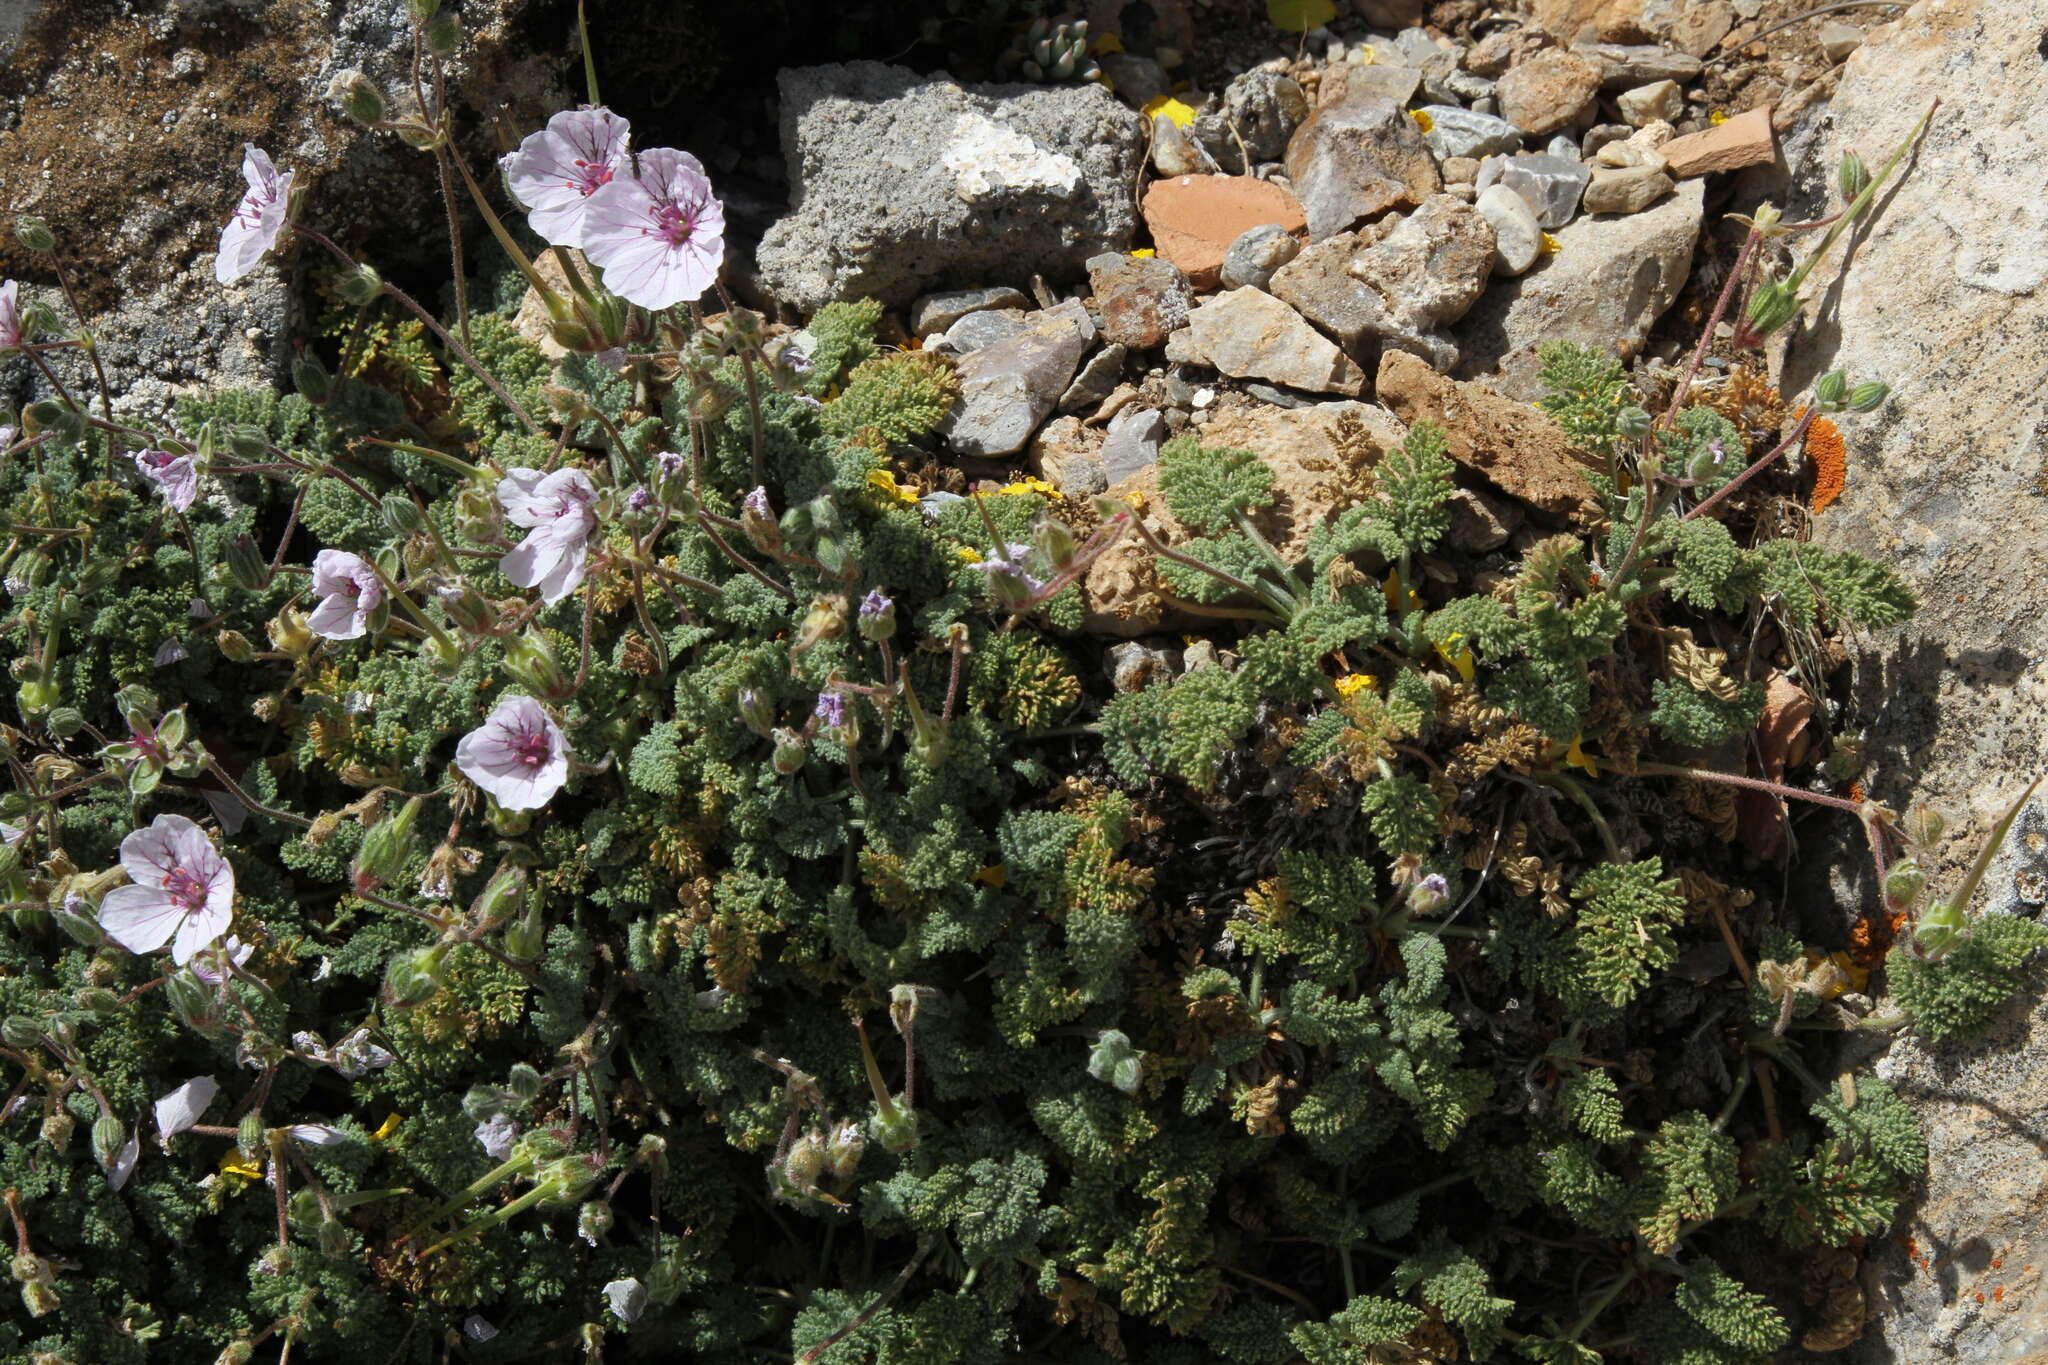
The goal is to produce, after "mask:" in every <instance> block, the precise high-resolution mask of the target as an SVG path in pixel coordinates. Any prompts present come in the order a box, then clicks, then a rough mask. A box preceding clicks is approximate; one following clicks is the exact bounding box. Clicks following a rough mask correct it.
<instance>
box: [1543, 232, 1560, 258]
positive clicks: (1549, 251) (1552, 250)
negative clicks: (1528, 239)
mask: <svg viewBox="0 0 2048 1365" xmlns="http://www.w3.org/2000/svg"><path fill="white" fill-rule="evenodd" d="M1557 247H1558V243H1557V238H1555V237H1553V236H1551V235H1550V234H1549V233H1547V232H1546V233H1544V234H1543V254H1544V255H1546V256H1555V255H1556V254H1557Z"/></svg>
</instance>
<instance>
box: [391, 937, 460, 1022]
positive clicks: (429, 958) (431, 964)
mask: <svg viewBox="0 0 2048 1365" xmlns="http://www.w3.org/2000/svg"><path fill="white" fill-rule="evenodd" d="M447 956H448V947H447V945H446V944H442V943H436V944H434V945H433V946H432V947H430V948H415V949H413V950H411V951H410V952H403V953H400V954H398V955H397V956H396V957H393V958H392V959H391V964H390V965H389V966H388V967H386V968H385V969H384V998H385V1000H386V1001H388V1002H389V1003H391V1004H393V1005H395V1006H397V1007H399V1008H400V1009H409V1008H411V1007H412V1006H414V1005H424V1004H426V1003H427V1002H428V1001H429V1000H432V999H433V998H434V996H435V995H436V994H438V993H439V992H440V989H441V973H442V972H443V970H444V969H445V963H446V959H447Z"/></svg>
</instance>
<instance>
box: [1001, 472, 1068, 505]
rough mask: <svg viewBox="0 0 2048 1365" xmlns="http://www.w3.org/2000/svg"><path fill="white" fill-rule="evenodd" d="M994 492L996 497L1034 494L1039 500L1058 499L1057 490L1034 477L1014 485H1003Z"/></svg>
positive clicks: (1058, 492)
mask: <svg viewBox="0 0 2048 1365" xmlns="http://www.w3.org/2000/svg"><path fill="white" fill-rule="evenodd" d="M996 492H997V494H998V495H1000V494H1003V493H1036V494H1038V496H1039V497H1041V498H1054V499H1057V498H1058V497H1060V490H1059V489H1057V488H1054V487H1053V486H1052V485H1051V484H1049V483H1047V482H1046V481H1045V480H1044V479H1041V478H1038V477H1037V476H1035V475H1033V476H1031V477H1029V478H1023V479H1019V480H1018V481H1017V482H1015V483H1010V484H1004V485H1003V486H1002V487H1001V488H998V489H997V490H996Z"/></svg>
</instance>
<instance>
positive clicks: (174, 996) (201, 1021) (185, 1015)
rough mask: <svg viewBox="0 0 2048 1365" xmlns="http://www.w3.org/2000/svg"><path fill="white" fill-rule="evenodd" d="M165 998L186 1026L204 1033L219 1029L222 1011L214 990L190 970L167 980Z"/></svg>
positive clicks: (196, 1031)
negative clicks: (216, 1000)
mask: <svg viewBox="0 0 2048 1365" xmlns="http://www.w3.org/2000/svg"><path fill="white" fill-rule="evenodd" d="M164 998H165V999H167V1000H169V1001H170V1003H171V1009H172V1010H173V1011H175V1012H176V1013H177V1016H178V1021H179V1022H180V1023H182V1024H184V1026H185V1027H186V1028H189V1029H191V1030H193V1031H194V1032H195V1033H203V1034H211V1033H213V1032H214V1031H216V1030H217V1029H219V1027H220V1022H221V1021H220V1011H219V1007H218V1005H217V1003H216V1002H215V999H214V994H213V992H212V991H211V990H209V989H208V988H207V986H206V984H205V983H204V982H202V981H201V980H200V979H199V978H198V977H196V976H194V975H192V974H191V973H190V972H178V973H175V974H174V975H172V976H171V978H170V979H169V980H167V981H165V982H164Z"/></svg>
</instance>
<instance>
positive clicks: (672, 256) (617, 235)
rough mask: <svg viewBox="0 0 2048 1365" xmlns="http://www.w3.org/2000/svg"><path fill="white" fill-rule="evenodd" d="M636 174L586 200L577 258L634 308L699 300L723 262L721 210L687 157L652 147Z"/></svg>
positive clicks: (615, 181) (696, 164) (697, 165)
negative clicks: (584, 259) (581, 256)
mask: <svg viewBox="0 0 2048 1365" xmlns="http://www.w3.org/2000/svg"><path fill="white" fill-rule="evenodd" d="M639 162H640V172H639V174H638V175H637V176H623V175H622V176H618V177H616V178H614V179H613V180H611V181H610V182H609V183H607V184H605V185H602V186H599V187H598V188H597V190H596V191H595V192H593V193H592V194H591V196H590V203H589V207H588V210H587V212H586V213H585V215H584V221H583V253H584V255H586V256H588V257H589V258H590V261H591V263H592V264H593V265H595V266H596V267H597V268H598V271H599V272H600V273H601V274H602V276H603V277H604V286H605V288H607V289H609V290H611V291H612V292H613V293H614V294H617V295H618V296H619V297H620V298H622V299H625V300H626V301H627V302H629V303H637V304H639V305H640V306H641V307H642V308H667V307H668V306H669V305H671V304H676V303H687V302H689V301H690V300H692V299H696V298H699V297H702V295H703V293H704V291H705V290H707V289H709V288H710V287H711V285H712V283H713V282H714V281H715V280H716V279H717V278H718V267H719V266H720V264H721V263H722V262H723V261H724V259H725V207H724V205H722V204H720V203H719V202H718V200H717V199H715V198H713V197H712V194H711V182H710V181H709V180H708V179H706V178H705V175H704V167H703V164H702V163H701V162H699V161H698V160H697V158H696V157H694V156H691V155H690V154H689V153H688V152H679V151H676V150H675V149H674V148H672V147H652V148H649V149H648V150H647V151H644V152H642V153H640V156H639Z"/></svg>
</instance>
